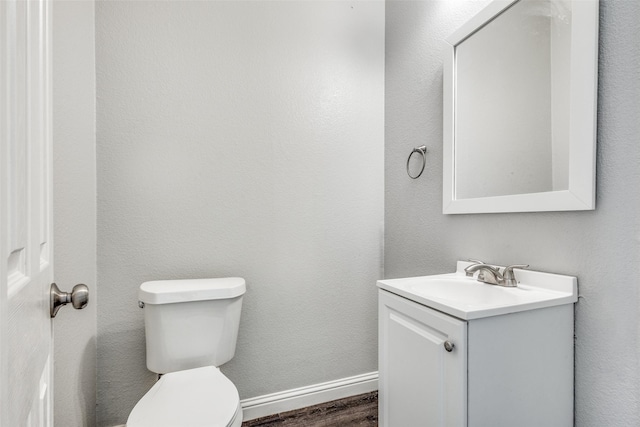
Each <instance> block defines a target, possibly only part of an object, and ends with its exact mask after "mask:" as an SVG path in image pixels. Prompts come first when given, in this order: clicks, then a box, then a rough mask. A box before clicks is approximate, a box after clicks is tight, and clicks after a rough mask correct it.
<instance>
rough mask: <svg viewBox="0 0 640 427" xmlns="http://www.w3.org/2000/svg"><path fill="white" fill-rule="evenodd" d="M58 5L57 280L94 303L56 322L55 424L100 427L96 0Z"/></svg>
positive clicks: (55, 112)
mask: <svg viewBox="0 0 640 427" xmlns="http://www.w3.org/2000/svg"><path fill="white" fill-rule="evenodd" d="M52 4H53V22H54V26H53V58H52V60H53V173H54V187H53V192H54V195H53V196H54V197H53V209H54V211H53V219H54V223H53V232H54V239H53V241H54V256H55V271H54V278H55V281H56V283H57V284H58V285H59V287H60V289H62V290H64V291H71V288H73V286H74V285H75V284H76V283H85V284H86V285H87V286H88V287H89V305H88V306H87V307H86V308H85V309H83V310H74V309H73V308H71V306H67V307H65V308H63V309H61V310H60V311H59V312H58V315H57V316H56V318H55V320H54V321H53V330H54V354H55V365H54V383H55V393H54V423H55V425H56V426H88V427H91V426H94V425H95V414H96V409H95V408H96V329H97V326H96V316H97V314H96V313H97V289H96V156H95V149H96V145H95V143H96V136H95V117H96V116H95V105H96V86H95V82H96V78H95V44H94V42H95V37H94V31H95V27H94V5H93V2H92V1H84V0H83V1H58V0H56V1H54V2H52Z"/></svg>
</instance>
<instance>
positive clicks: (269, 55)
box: [96, 1, 384, 426]
mask: <svg viewBox="0 0 640 427" xmlns="http://www.w3.org/2000/svg"><path fill="white" fill-rule="evenodd" d="M96 27H97V28H96V51H97V94H98V115H97V121H98V142H97V144H98V156H97V159H98V160H97V162H98V277H99V283H100V306H99V307H98V332H99V335H98V424H99V425H107V426H108V425H113V424H117V423H121V422H124V421H125V420H126V417H127V416H128V413H129V411H130V410H131V408H132V407H133V405H134V404H135V403H136V401H137V400H138V399H139V398H140V397H141V396H142V395H143V394H144V393H145V392H146V391H147V390H148V389H149V387H150V386H151V385H152V383H153V381H154V379H155V376H154V375H153V374H152V373H150V372H148V371H147V370H146V368H145V351H144V329H143V311H142V310H141V309H139V308H138V307H137V290H138V286H139V285H140V283H142V282H143V281H145V280H151V279H171V278H191V277H218V276H230V275H240V276H243V277H245V278H246V280H247V288H248V290H247V294H246V297H245V305H244V309H243V317H242V323H241V326H240V337H239V342H238V347H237V351H236V357H235V358H234V360H232V361H231V362H230V363H228V364H227V365H225V366H223V368H222V369H223V371H224V372H225V373H226V374H227V375H228V376H229V377H230V378H231V380H233V381H234V382H235V384H236V385H237V387H238V389H239V391H240V395H241V398H248V397H253V396H259V395H263V394H266V393H271V392H276V391H281V390H287V389H291V388H294V387H300V386H304V385H310V384H315V383H319V382H324V381H328V380H333V379H338V378H343V377H348V376H352V375H356V374H361V373H365V372H371V371H375V370H377V357H376V355H377V351H376V348H377V315H376V288H375V281H376V279H377V278H379V277H380V276H381V274H382V272H381V266H382V233H383V151H384V149H383V133H384V122H383V121H384V110H383V109H384V107H383V102H384V93H383V91H384V89H383V83H384V80H383V79H384V3H382V2H371V1H354V2H324V1H305V2H286V1H285V2H273V1H269V2H265V1H255V2H250V1H238V2H213V1H212V2H160V1H156V2H98V3H97V4H96Z"/></svg>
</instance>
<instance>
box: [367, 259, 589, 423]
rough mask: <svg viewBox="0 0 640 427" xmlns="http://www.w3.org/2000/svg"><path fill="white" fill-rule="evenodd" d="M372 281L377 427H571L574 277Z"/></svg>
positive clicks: (521, 274) (460, 273) (460, 270)
mask: <svg viewBox="0 0 640 427" xmlns="http://www.w3.org/2000/svg"><path fill="white" fill-rule="evenodd" d="M469 265H471V263H468V262H462V261H459V262H458V265H457V271H456V272H455V273H452V274H444V275H437V276H424V277H413V278H406V279H392V280H381V281H378V288H379V415H380V417H379V418H380V425H381V426H383V427H399V426H402V427H411V426H429V427H433V426H443V427H445V426H446V427H465V426H468V427H487V426H491V427H499V426H505V427H507V426H510V427H512V426H518V427H524V426H531V427H540V426H572V425H573V372H574V371H573V366H574V359H573V347H574V342H573V341H574V340H573V338H574V335H573V334H574V328H573V326H574V303H575V302H576V301H577V279H576V278H575V277H570V276H561V275H555V274H548V273H542V272H536V271H529V270H516V274H517V280H518V282H519V283H518V286H517V287H513V288H504V287H500V286H495V285H489V284H485V283H481V282H478V281H477V280H476V279H475V278H474V277H467V276H466V275H465V272H464V269H465V268H466V267H468V266H469Z"/></svg>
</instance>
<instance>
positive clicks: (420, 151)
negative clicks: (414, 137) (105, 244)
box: [407, 145, 427, 179]
mask: <svg viewBox="0 0 640 427" xmlns="http://www.w3.org/2000/svg"><path fill="white" fill-rule="evenodd" d="M413 153H418V154H420V155H421V156H422V167H421V168H420V172H418V174H417V175H411V172H410V171H409V162H410V161H411V156H413ZM426 164H427V146H426V145H422V146H420V147H418V148H414V149H413V150H412V151H411V154H409V158H408V159H407V175H409V178H411V179H416V178H419V177H420V175H422V172H423V171H424V167H425V165H426Z"/></svg>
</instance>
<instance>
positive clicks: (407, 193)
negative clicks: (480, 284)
mask: <svg viewBox="0 0 640 427" xmlns="http://www.w3.org/2000/svg"><path fill="white" fill-rule="evenodd" d="M486 3H487V2H485V1H455V2H452V1H448V0H446V1H420V2H412V1H388V2H387V4H386V74H385V124H386V130H385V276H386V277H389V278H391V277H402V276H414V275H424V274H434V273H443V272H450V271H453V269H454V268H455V261H456V260H458V259H466V258H480V259H483V260H486V261H488V262H495V263H500V264H510V263H520V262H525V263H529V264H531V268H533V269H536V270H543V271H551V272H558V273H563V274H570V275H575V276H577V277H578V279H579V287H580V294H581V295H582V297H583V298H581V299H580V301H579V303H578V305H577V307H576V334H577V341H576V425H577V426H580V427H586V426H594V427H601V426H623V425H624V426H631V425H638V422H639V420H640V409H639V406H638V405H639V403H638V402H640V372H639V365H638V354H640V334H639V325H640V308H639V307H640V293H639V292H640V291H639V289H640V286H639V285H640V283H639V282H640V250H639V248H640V224H639V221H640V215H639V211H640V192H639V191H638V188H639V185H640V168H639V167H638V165H639V164H640V142H639V135H640V120H638V118H639V117H640V109H639V106H638V105H639V104H638V99H640V71H639V70H640V47H639V45H638V43H637V40H639V39H640V34H639V33H640V20H638V16H640V3H638V2H635V1H621V0H602V1H601V10H600V12H601V15H600V78H599V94H598V96H599V101H598V121H599V123H598V154H597V155H598V158H597V168H598V172H597V209H596V210H595V211H586V212H559V213H524V214H483V215H443V214H442V203H441V200H442V59H441V41H442V39H443V38H444V37H447V36H448V35H449V34H450V33H451V32H453V31H454V30H455V29H456V28H457V27H459V26H460V25H461V24H462V23H464V22H465V21H466V20H467V19H469V18H470V17H471V16H473V15H474V14H475V13H476V12H477V11H479V10H480V9H481V8H482V7H484V5H485V4H486ZM422 144H426V145H427V147H428V148H429V150H430V151H429V154H428V163H427V169H426V171H425V174H424V175H423V177H422V178H420V179H418V180H415V181H414V180H411V179H409V178H408V177H407V175H406V173H405V171H404V165H405V162H406V156H407V155H408V154H409V152H410V150H411V148H412V147H413V146H418V145H422Z"/></svg>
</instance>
